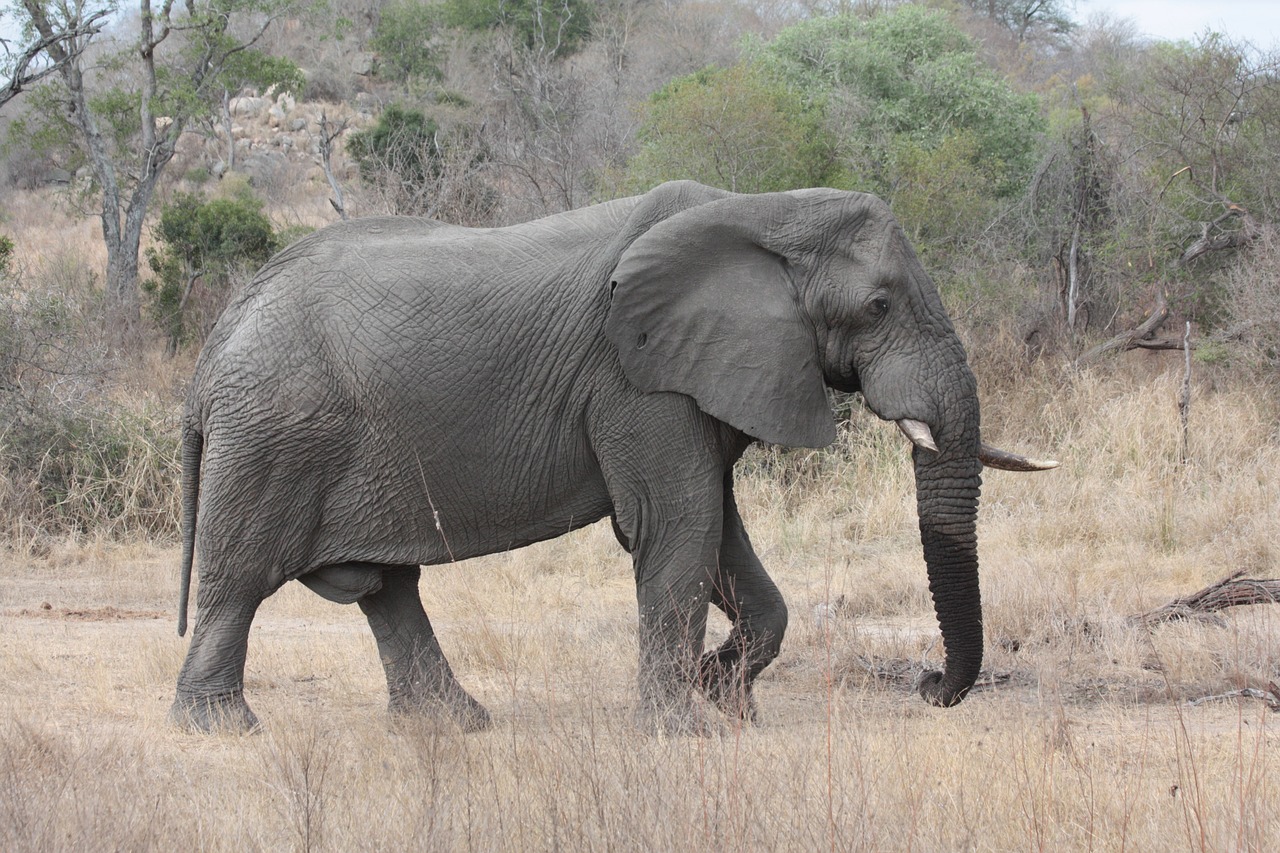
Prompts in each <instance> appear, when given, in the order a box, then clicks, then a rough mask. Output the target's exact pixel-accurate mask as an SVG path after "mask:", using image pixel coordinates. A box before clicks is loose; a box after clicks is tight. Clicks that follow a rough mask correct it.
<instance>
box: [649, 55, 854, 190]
mask: <svg viewBox="0 0 1280 853" xmlns="http://www.w3.org/2000/svg"><path fill="white" fill-rule="evenodd" d="M639 139H640V146H641V147H640V151H639V153H638V154H637V155H636V156H635V157H634V158H633V159H632V160H631V162H630V164H629V165H628V179H629V184H630V185H631V187H632V189H634V190H636V191H640V190H644V189H647V188H649V187H652V186H654V185H656V184H659V183H661V182H663V181H668V180H676V179H682V178H689V179H693V180H696V181H700V182H701V183H704V184H708V185H711V186H716V187H721V188H722V189H727V190H730V191H733V192H774V191H779V190H787V189H794V188H796V187H809V186H818V185H821V184H824V183H826V184H838V183H840V178H839V176H837V175H835V174H833V172H832V168H833V166H834V162H833V159H832V152H833V150H834V147H835V143H834V140H833V139H832V138H831V136H830V134H829V133H827V131H826V130H825V129H824V127H823V122H822V114H821V112H820V111H818V110H816V109H813V108H811V107H808V106H806V104H805V102H804V100H803V99H802V98H801V97H800V96H799V95H798V94H797V93H796V92H794V91H792V90H791V89H789V88H788V87H787V86H786V85H784V84H782V83H780V82H778V81H777V80H775V79H772V78H770V77H769V76H768V75H767V74H766V73H765V70H764V69H763V68H762V67H760V66H758V65H755V64H739V65H735V66H733V67H731V68H704V69H702V70H700V71H697V72H695V73H693V74H690V75H689V76H687V77H681V78H679V79H676V80H673V81H672V82H671V83H669V84H667V85H666V86H665V87H663V88H662V89H661V90H659V91H658V92H657V93H655V94H654V95H653V96H652V97H651V98H650V100H649V104H648V109H647V112H646V115H645V118H644V122H643V124H642V125H641V127H640V131H639Z"/></svg>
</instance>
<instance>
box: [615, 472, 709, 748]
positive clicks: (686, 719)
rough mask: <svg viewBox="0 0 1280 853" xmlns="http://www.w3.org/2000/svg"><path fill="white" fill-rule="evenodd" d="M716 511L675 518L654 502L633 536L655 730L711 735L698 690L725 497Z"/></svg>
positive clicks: (647, 715) (646, 688) (645, 715)
mask: <svg viewBox="0 0 1280 853" xmlns="http://www.w3.org/2000/svg"><path fill="white" fill-rule="evenodd" d="M714 506H715V512H714V513H711V512H707V513H698V512H696V511H694V510H693V509H692V508H691V506H690V505H689V504H684V505H683V506H679V507H676V506H673V507H671V508H670V511H671V514H668V513H667V512H663V511H662V507H661V506H658V505H654V504H650V505H649V506H646V507H644V508H643V510H642V511H641V512H640V513H639V515H640V517H642V518H644V519H645V524H644V526H643V529H642V530H640V531H638V532H632V531H626V532H627V538H628V540H629V541H630V542H631V543H632V559H633V561H634V563H635V570H636V595H637V599H638V603H639V616H640V622H639V640H640V669H639V690H640V706H639V714H638V722H639V724H640V726H641V728H643V729H645V730H648V731H662V732H665V733H667V734H699V735H701V734H707V733H708V732H709V729H708V726H707V723H706V720H705V719H704V716H703V713H702V711H701V709H700V708H699V707H698V706H697V705H696V704H695V702H694V698H693V687H694V684H695V683H697V681H698V661H699V658H700V657H701V655H702V650H703V644H704V642H705V638H706V631H707V605H708V601H709V600H710V598H711V593H712V587H713V582H714V575H715V563H716V551H717V549H718V545H719V541H720V511H719V496H718V495H717V496H716V502H715V504H714ZM664 519H665V520H664Z"/></svg>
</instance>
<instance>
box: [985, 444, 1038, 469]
mask: <svg viewBox="0 0 1280 853" xmlns="http://www.w3.org/2000/svg"><path fill="white" fill-rule="evenodd" d="M978 459H979V460H980V461H981V462H982V464H983V465H985V466H987V467H988V468H998V469H999V470H1001V471H1048V470H1049V469H1051V468H1057V467H1058V461H1057V460H1056V459H1028V458H1027V457H1025V456H1019V455H1018V454H1016V453H1010V452H1009V451H1007V450H1001V449H1000V448H998V447H992V446H991V445H989V444H987V443H986V442H985V441H984V442H982V445H981V446H980V447H979V448H978Z"/></svg>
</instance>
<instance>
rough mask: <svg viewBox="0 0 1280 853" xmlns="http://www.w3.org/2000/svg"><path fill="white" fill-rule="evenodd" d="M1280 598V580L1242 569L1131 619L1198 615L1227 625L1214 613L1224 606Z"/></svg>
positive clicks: (1144, 621)
mask: <svg viewBox="0 0 1280 853" xmlns="http://www.w3.org/2000/svg"><path fill="white" fill-rule="evenodd" d="M1277 602H1280V580H1273V579H1258V578H1246V577H1244V571H1243V570H1241V571H1238V572H1233V573H1232V574H1230V575H1228V576H1227V577H1225V578H1223V579H1222V580H1220V581H1218V582H1216V583H1212V584H1209V585H1208V586H1206V587H1205V588H1204V589H1202V590H1200V591H1199V592H1194V593H1192V594H1191V595H1188V596H1184V597H1182V598H1175V599H1174V600H1173V601H1170V602H1169V603H1168V604H1165V605H1163V606H1161V607H1157V608H1156V609H1155V610H1151V611H1148V612H1147V613H1140V614H1137V615H1135V616H1130V617H1129V619H1128V621H1129V623H1130V624H1133V625H1160V624H1163V623H1165V622H1176V621H1178V620H1179V619H1197V620H1199V621H1202V622H1212V623H1213V624H1216V625H1223V624H1225V623H1224V622H1223V621H1222V619H1221V618H1220V617H1218V616H1216V615H1214V614H1216V613H1217V612H1218V611H1220V610H1226V609H1227V608H1229V607H1241V606H1244V605H1248V604H1276V603H1277Z"/></svg>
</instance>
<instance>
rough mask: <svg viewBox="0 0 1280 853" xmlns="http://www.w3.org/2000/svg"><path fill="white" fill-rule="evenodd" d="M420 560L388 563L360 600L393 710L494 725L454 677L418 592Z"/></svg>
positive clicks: (475, 726)
mask: <svg viewBox="0 0 1280 853" xmlns="http://www.w3.org/2000/svg"><path fill="white" fill-rule="evenodd" d="M421 575H422V569H421V568H419V567H418V566H397V567H384V568H383V571H382V585H381V588H379V589H377V590H376V591H374V592H371V593H369V594H368V595H365V596H364V597H363V598H361V599H360V600H359V602H358V603H359V605H360V609H361V611H363V612H364V615H365V617H366V618H367V619H368V620H369V627H370V628H371V629H373V636H374V639H376V640H377V642H378V654H379V655H380V656H381V658H382V665H383V667H384V668H385V669H386V673H387V691H388V693H389V694H390V701H389V702H388V706H387V707H388V710H389V711H390V712H391V713H392V714H427V715H436V714H441V713H443V714H445V715H446V716H448V717H449V718H451V719H453V720H454V721H455V722H456V723H457V724H458V725H459V726H461V727H462V728H463V730H465V731H479V730H480V729H485V728H488V727H489V725H490V718H489V712H488V711H486V710H485V708H484V706H483V705H481V704H480V703H479V702H477V701H476V700H475V699H473V698H472V697H471V695H470V694H469V693H467V691H466V690H465V689H463V687H462V685H461V684H459V683H458V679H457V678H455V677H454V674H453V670H452V669H451V668H450V667H449V662H448V661H447V660H445V657H444V652H443V651H442V650H441V648H440V642H439V641H438V640H437V639H436V635H435V632H434V631H433V630H432V628H431V621H430V620H429V619H428V618H427V614H426V611H424V610H423V609H422V598H421V597H420V596H419V594H418V578H419V577H421Z"/></svg>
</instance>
